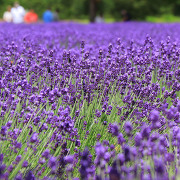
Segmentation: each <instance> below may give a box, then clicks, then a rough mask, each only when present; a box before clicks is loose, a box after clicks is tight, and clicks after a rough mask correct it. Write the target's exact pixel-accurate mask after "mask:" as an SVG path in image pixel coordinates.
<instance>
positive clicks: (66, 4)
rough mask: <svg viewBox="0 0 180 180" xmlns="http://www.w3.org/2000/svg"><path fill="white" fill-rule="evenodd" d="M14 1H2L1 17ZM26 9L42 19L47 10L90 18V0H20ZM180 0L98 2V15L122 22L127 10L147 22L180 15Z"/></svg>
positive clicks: (78, 17) (73, 17) (0, 2)
mask: <svg viewBox="0 0 180 180" xmlns="http://www.w3.org/2000/svg"><path fill="white" fill-rule="evenodd" d="M13 3H14V0H8V1H7V0H0V5H1V6H0V17H2V16H3V13H4V11H5V10H6V7H7V6H8V5H11V6H13ZM19 3H20V4H21V5H22V6H23V7H24V8H25V9H27V10H28V9H34V11H35V12H37V14H38V15H39V18H41V17H42V14H43V12H44V11H45V10H46V9H47V8H51V9H52V11H55V10H56V9H59V11H60V13H59V16H60V19H87V18H89V4H90V0H41V1H39V0H31V1H27V0H19ZM179 9H180V0H174V1H173V2H172V1H171V0H164V1H162V0H151V1H149V0H126V1H124V0H113V1H109V0H96V14H100V13H103V14H104V16H105V17H109V18H113V19H115V20H121V11H122V10H127V11H128V12H129V14H130V15H131V17H132V19H134V20H145V19H146V17H147V16H159V15H162V14H174V15H176V16H178V15H180V11H179Z"/></svg>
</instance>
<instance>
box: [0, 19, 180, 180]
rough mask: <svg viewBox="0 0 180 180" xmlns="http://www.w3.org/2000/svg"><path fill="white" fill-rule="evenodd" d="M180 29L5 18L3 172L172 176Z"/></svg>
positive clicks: (155, 179)
mask: <svg viewBox="0 0 180 180" xmlns="http://www.w3.org/2000/svg"><path fill="white" fill-rule="evenodd" d="M179 32H180V25H179V24H153V23H140V22H129V23H114V24H89V25H82V24H76V23H52V24H51V25H47V24H33V25H25V24H21V25H15V24H11V23H9V24H6V23H1V24H0V94H1V96H0V118H1V120H0V179H5V180H6V179H16V180H21V179H25V180H34V179H43V180H46V179H74V180H75V179H76V180H77V179H82V180H86V179H94V180H119V179H122V180H123V179H124V180H128V179H142V180H166V179H167V180H169V179H178V177H180V99H179V98H180V93H179V91H180V67H179V64H180V38H179V36H178V35H179Z"/></svg>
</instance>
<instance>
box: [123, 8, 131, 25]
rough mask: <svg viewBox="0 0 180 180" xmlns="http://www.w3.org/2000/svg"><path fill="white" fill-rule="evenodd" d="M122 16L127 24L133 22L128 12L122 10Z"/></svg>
mask: <svg viewBox="0 0 180 180" xmlns="http://www.w3.org/2000/svg"><path fill="white" fill-rule="evenodd" d="M121 15H122V21H123V22H127V21H130V20H131V16H130V14H129V13H128V12H127V11H126V10H122V11H121Z"/></svg>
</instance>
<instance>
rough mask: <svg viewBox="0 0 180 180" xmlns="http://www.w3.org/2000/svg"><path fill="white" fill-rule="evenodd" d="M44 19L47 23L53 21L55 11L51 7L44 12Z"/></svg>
mask: <svg viewBox="0 0 180 180" xmlns="http://www.w3.org/2000/svg"><path fill="white" fill-rule="evenodd" d="M43 21H44V22H45V23H50V22H52V21H53V13H52V12H51V10H50V9H47V10H46V11H45V12H44V13H43Z"/></svg>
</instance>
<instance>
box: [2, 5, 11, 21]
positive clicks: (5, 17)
mask: <svg viewBox="0 0 180 180" xmlns="http://www.w3.org/2000/svg"><path fill="white" fill-rule="evenodd" d="M3 20H4V21H5V22H12V14H11V6H8V7H7V11H5V12H4V14H3Z"/></svg>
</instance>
